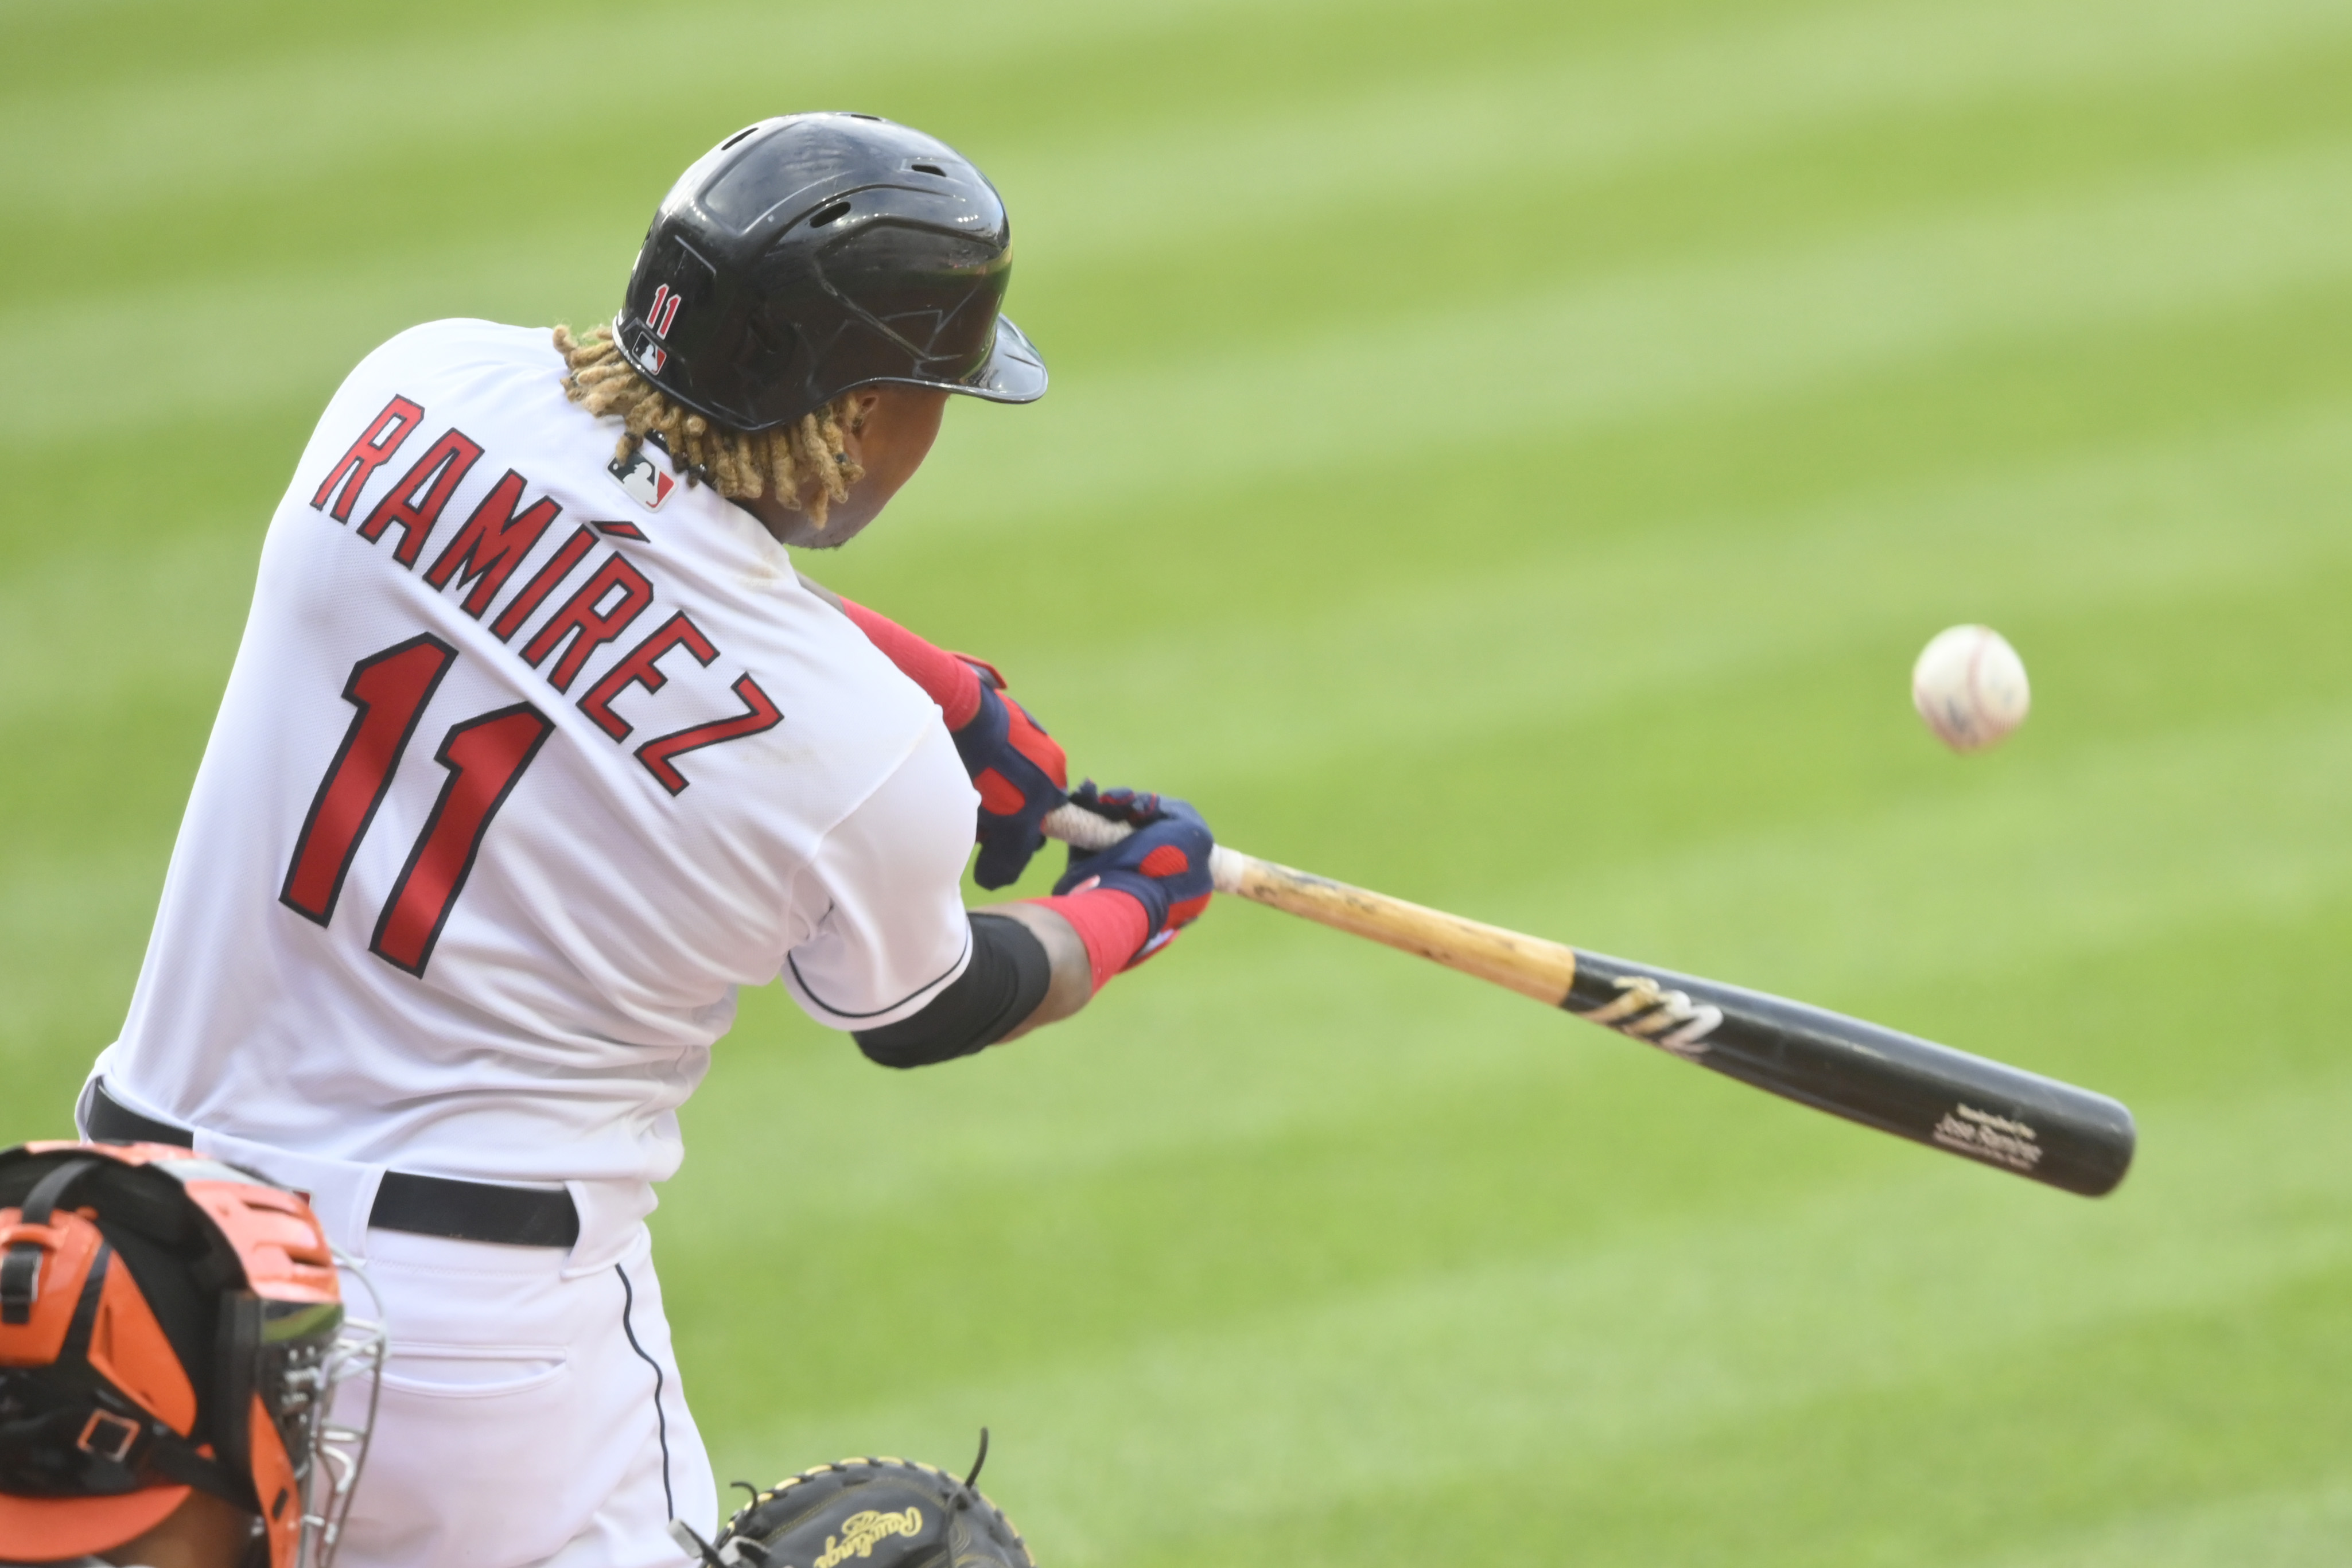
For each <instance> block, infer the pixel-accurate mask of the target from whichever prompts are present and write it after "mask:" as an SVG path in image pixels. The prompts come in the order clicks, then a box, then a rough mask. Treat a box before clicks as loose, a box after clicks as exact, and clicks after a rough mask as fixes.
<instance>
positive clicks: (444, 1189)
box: [83, 1083, 580, 1247]
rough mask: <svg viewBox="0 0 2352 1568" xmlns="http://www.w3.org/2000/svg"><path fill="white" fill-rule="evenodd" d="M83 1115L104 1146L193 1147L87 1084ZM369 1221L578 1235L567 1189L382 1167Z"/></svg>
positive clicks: (497, 1235)
mask: <svg viewBox="0 0 2352 1568" xmlns="http://www.w3.org/2000/svg"><path fill="white" fill-rule="evenodd" d="M83 1120H84V1123H85V1124H86V1125H87V1126H88V1127H89V1135H90V1136H91V1137H92V1138H95V1139H97V1140H98V1141H100V1143H109V1144H173V1145H177V1146H178V1147H180V1148H184V1149H186V1148H193V1147H194V1146H195V1137H194V1134H191V1133H189V1131H188V1130H187V1129H186V1128H185V1127H174V1126H173V1125H172V1124H170V1123H169V1122H158V1121H156V1120H155V1119H154V1118H153V1117H152V1116H142V1115H141V1114H140V1113H138V1112H136V1111H133V1110H132V1109H131V1107H129V1106H128V1105H125V1104H123V1103H121V1101H119V1100H117V1099H115V1098H114V1096H112V1095H111V1094H109V1093H108V1092H106V1085H105V1084H103V1083H93V1084H91V1085H90V1086H89V1103H88V1105H87V1106H85V1107H84V1111H83ZM368 1224H369V1226H370V1227H372V1228H374V1229H378V1230H405V1231H408V1232H410V1233H411V1234H413V1235H417V1236H445V1237H447V1238H448V1239H451V1240H453V1241H496V1242H499V1243H500V1244H502V1245H504V1246H508V1247H569V1246H571V1245H572V1243H573V1242H575V1241H577V1240H579V1239H580V1210H579V1209H578V1208H577V1207H574V1206H573V1204H572V1195H571V1194H570V1193H568V1192H544V1191H541V1190H539V1189H537V1188H534V1187H527V1186H497V1185H495V1184H493V1183H490V1182H480V1181H457V1180H453V1179H452V1178H450V1177H448V1176H415V1175H413V1174H411V1173H410V1172H408V1171H386V1172H384V1173H383V1183H382V1184H381V1185H380V1186H377V1188H376V1189H375V1207H373V1208H371V1209H370V1210H368Z"/></svg>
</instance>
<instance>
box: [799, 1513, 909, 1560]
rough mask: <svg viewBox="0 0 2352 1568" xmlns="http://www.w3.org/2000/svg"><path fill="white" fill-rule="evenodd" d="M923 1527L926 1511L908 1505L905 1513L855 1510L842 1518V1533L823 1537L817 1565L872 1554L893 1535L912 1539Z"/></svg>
mask: <svg viewBox="0 0 2352 1568" xmlns="http://www.w3.org/2000/svg"><path fill="white" fill-rule="evenodd" d="M922 1528H923V1511H922V1510H921V1509H919V1508H909V1509H908V1510H907V1511H906V1512H904V1513H883V1512H878V1511H876V1510H873V1509H870V1508H869V1509H867V1510H866V1511H865V1512H864V1513H853V1514H851V1515H850V1516H849V1517H848V1518H847V1519H845V1520H843V1521H841V1534H840V1535H839V1536H837V1537H835V1536H831V1535H828V1536H826V1537H825V1538H824V1551H823V1552H819V1553H818V1554H817V1559H816V1563H815V1568H837V1564H839V1563H842V1562H844V1561H845V1560H847V1559H849V1558H852V1557H871V1556H873V1555H874V1548H875V1547H876V1546H877V1544H879V1543H880V1542H883V1541H885V1540H887V1539H888V1538H889V1537H891V1536H893V1535H904V1536H907V1537H909V1538H912V1537H913V1536H914V1535H915V1533H916V1532H917V1531H919V1530H921V1529H922Z"/></svg>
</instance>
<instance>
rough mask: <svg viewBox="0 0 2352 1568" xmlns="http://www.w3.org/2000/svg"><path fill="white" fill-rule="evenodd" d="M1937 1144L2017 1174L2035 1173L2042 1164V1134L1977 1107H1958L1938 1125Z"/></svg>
mask: <svg viewBox="0 0 2352 1568" xmlns="http://www.w3.org/2000/svg"><path fill="white" fill-rule="evenodd" d="M1935 1141H1936V1143H1937V1145H1939V1146H1941V1147H1943V1148H1947V1149H1954V1150H1958V1152H1959V1153H1961V1154H1964V1155H1976V1156H1977V1157H1978V1158H1979V1159H1980V1160H1989V1161H1990V1162H1991V1163H1992V1164H1994V1165H2000V1166H2008V1167H2009V1168H2010V1169H2011V1170H2014V1171H2031V1170H2032V1169H2033V1167H2034V1166H2038V1165H2040V1164H2041V1163H2042V1144H2041V1141H2040V1134H2036V1133H2035V1132H2034V1130H2033V1129H2032V1127H2029V1126H2027V1125H2026V1124H2024V1123H2022V1122H2012V1121H2011V1120H2010V1119H2009V1118H2008V1117H2006V1116H1997V1115H1995V1114H1994V1113H1991V1112H1990V1111H1979V1110H1978V1109H1977V1108H1976V1107H1975V1106H1973V1105H1968V1104H1958V1105H1954V1106H1953V1107H1952V1108H1951V1109H1950V1110H1949V1111H1948V1112H1946V1113H1944V1119H1943V1120H1942V1121H1940V1122H1938V1123H1937V1124H1936V1132H1935Z"/></svg>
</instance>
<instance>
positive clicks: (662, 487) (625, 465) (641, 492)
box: [604, 446, 677, 512]
mask: <svg viewBox="0 0 2352 1568" xmlns="http://www.w3.org/2000/svg"><path fill="white" fill-rule="evenodd" d="M604 472H605V473H607V474H610V475H611V476H613V482H614V484H616V485H618V486H620V487H621V488H622V489H624V490H625V491H627V492H628V494H629V499H630V500H632V501H635V503H636V504H637V505H638V506H640V507H644V508H645V509H646V511H648V512H651V511H655V510H657V509H659V507H660V506H661V504H662V503H663V502H664V501H667V500H668V499H669V493H670V492H671V491H672V490H675V489H677V480H675V479H673V478H671V477H670V476H668V475H667V474H665V473H663V472H662V471H661V467H660V465H658V464H656V463H655V462H654V460H653V459H652V458H650V457H648V456H646V449H645V448H644V447H642V446H640V447H639V448H637V449H636V450H635V452H632V453H630V454H629V455H627V456H626V457H615V458H614V459H613V460H612V461H611V462H610V463H607V464H606V465H604Z"/></svg>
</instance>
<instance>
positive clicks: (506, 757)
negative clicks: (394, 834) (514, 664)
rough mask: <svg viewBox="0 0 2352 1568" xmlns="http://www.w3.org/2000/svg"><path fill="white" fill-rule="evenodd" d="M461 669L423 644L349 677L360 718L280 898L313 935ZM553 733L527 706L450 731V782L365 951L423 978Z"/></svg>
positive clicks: (444, 743) (346, 694)
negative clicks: (477, 862) (499, 821)
mask: <svg viewBox="0 0 2352 1568" xmlns="http://www.w3.org/2000/svg"><path fill="white" fill-rule="evenodd" d="M456 662H457V649H455V648H453V647H451V646H450V645H449V644H448V643H444V642H443V641H441V639H440V638H438V637H436V636H433V635H431V634H430V633H424V634H420V635H418V636H415V637H411V638H410V639H408V640H407V641H406V642H404V643H394V645H393V646H391V647H389V648H386V649H384V650H383V652H382V653H371V654H369V655H368V656H367V657H366V658H364V659H362V660H360V661H359V663H357V664H353V665H352V674H351V679H350V680H348V681H346V682H345V683H344V685H343V700H344V701H345V702H347V703H350V704H351V705H352V706H353V707H355V708H357V709H358V710H359V711H358V712H357V713H356V714H354V715H353V716H352V725H351V728H350V729H349V730H347V731H345V732H344V735H343V743H342V746H341V747H340V748H339V749H338V750H337V751H336V753H335V757H334V760H333V761H331V762H330V763H329V764H328V765H327V773H326V777H325V778H323V779H320V780H319V792H318V794H317V795H316V796H314V797H313V798H312V800H311V801H310V815H309V816H307V817H306V818H304V819H303V821H302V831H301V832H300V834H299V836H298V837H297V838H296V839H295V841H294V855H293V859H292V860H291V861H290V862H289V863H288V865H287V868H286V882H285V885H284V886H283V887H281V888H280V889H279V890H278V902H279V903H281V904H285V905H286V906H287V907H288V908H289V909H291V910H293V911H294V912H295V913H296V914H298V915H301V916H303V917H304V918H305V919H307V920H310V921H313V922H315V923H316V924H318V925H326V924H327V923H328V922H329V921H331V919H332V918H333V917H334V913H335V904H336V902H337V900H339V899H340V898H341V896H342V891H343V879H344V877H345V876H347V875H348V874H350V872H351V869H352V860H353V858H354V857H356V856H357V855H358V853H359V847H360V841H361V840H362V839H363V838H365V837H366V836H367V831H368V825H369V824H370V823H371V822H373V821H375V813H376V809H377V808H378V807H380V806H382V805H383V798H384V796H385V795H386V794H388V793H389V792H390V791H391V789H392V776H393V773H394V770H395V769H397V768H399V766H400V758H401V755H402V753H404V751H406V750H407V749H408V743H409V741H410V740H411V739H412V738H413V737H415V733H416V725H417V721H418V720H419V719H420V718H422V717H423V716H424V714H425V705H426V704H427V703H429V702H431V701H432V700H433V694H434V692H435V691H436V689H438V688H439V686H440V685H441V678H442V676H444V675H446V674H448V673H449V666H450V665H451V664H455V663H456ZM554 731H555V725H554V721H552V720H551V719H550V718H549V717H548V716H546V715H545V714H543V713H541V712H540V711H539V709H537V708H535V707H533V706H530V704H529V703H517V704H515V705H514V706H511V707H503V708H499V709H497V710H496V711H494V712H491V713H486V714H481V715H478V716H475V717H473V718H468V719H461V720H459V721H458V722H457V723H456V724H454V725H452V726H450V727H449V730H448V733H447V734H446V735H445V736H444V737H442V740H441V746H440V748H439V749H438V750H437V751H436V752H435V753H434V760H435V761H436V762H438V763H440V764H441V766H442V767H443V768H446V769H448V773H449V777H448V778H447V779H446V780H445V781H444V782H443V783H442V786H441V794H440V798H439V799H438V800H435V801H434V803H433V810H432V811H431V813H430V814H428V815H427V816H426V817H425V827H424V830H423V831H421V832H419V833H418V834H417V836H416V843H415V846H414V847H413V848H412V849H410V851H409V852H408V860H407V862H406V863H405V864H404V865H403V866H402V867H401V870H400V875H399V877H398V879H397V880H395V881H394V883H393V887H392V894H391V896H390V897H389V898H387V899H385V900H384V905H383V914H382V915H380V916H378V918H377V920H376V924H375V934H374V935H373V936H372V937H371V938H370V939H369V942H368V949H369V951H371V952H373V953H374V954H375V955H376V956H378V957H380V958H382V959H383V960H384V961H385V962H386V963H388V964H391V965H392V966H393V967H395V968H399V969H404V970H406V971H407V972H408V973H409V974H412V975H415V976H418V977H423V975H424V973H425V965H426V964H427V963H428V962H429V961H430V960H431V959H432V956H433V946H434V944H435V943H436V942H437V941H438V940H440V936H441V928H442V927H443V926H444V925H446V924H447V923H448V920H449V911H450V909H451V908H452V907H454V906H455V905H456V904H457V895H458V894H460V893H462V892H463V891H465V886H466V878H467V875H468V874H469V873H471V872H472V871H473V867H474V857H475V855H476V854H477V853H478V852H479V851H480V849H481V847H482V837H483V835H484V834H485V833H487V832H488V831H489V828H490V822H491V820H492V819H493V818H495V817H496V816H497V815H498V813H499V807H501V806H503V805H505V804H506V800H507V797H508V796H509V794H511V793H512V792H513V790H514V787H515V785H516V783H517V782H518V781H519V780H520V779H521V778H522V775H523V770H524V769H525V768H529V767H530V763H531V758H534V757H537V756H538V755H539V748H540V747H541V746H543V745H545V744H546V743H547V737H549V736H550V735H551V734H553V733H554Z"/></svg>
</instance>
